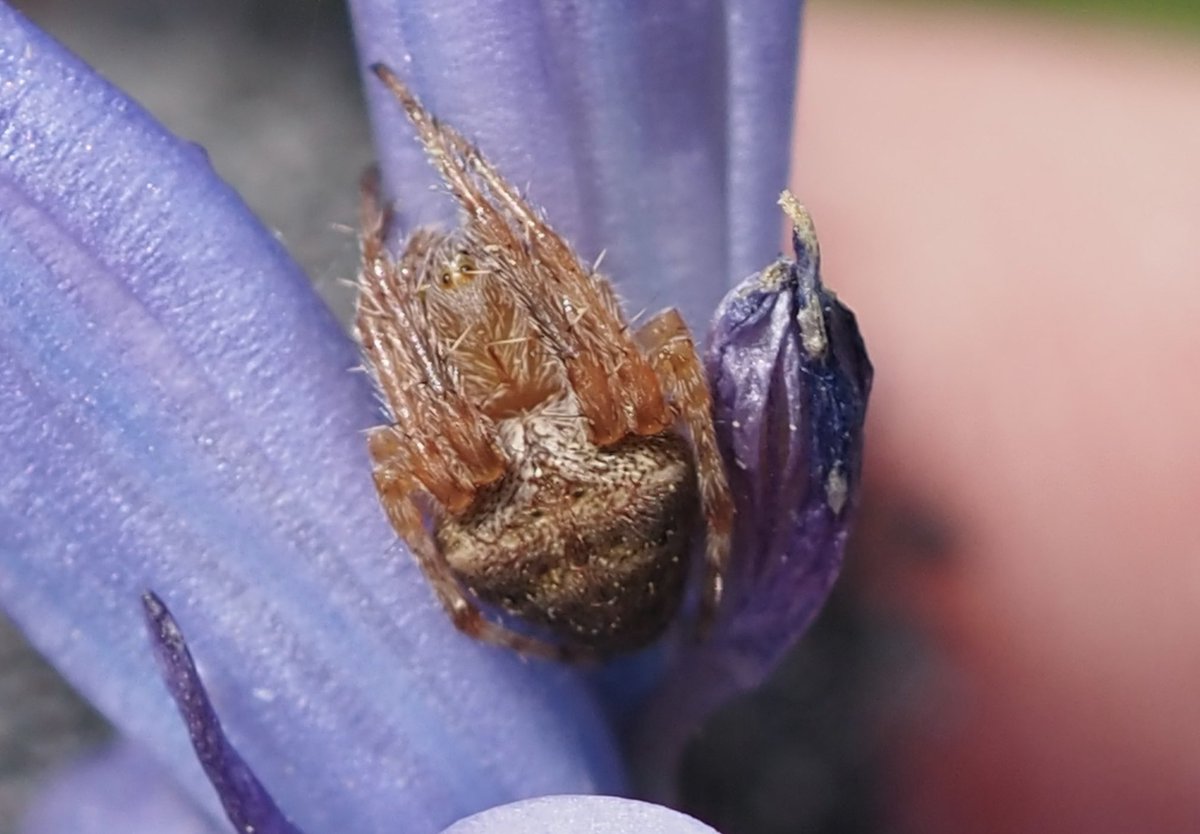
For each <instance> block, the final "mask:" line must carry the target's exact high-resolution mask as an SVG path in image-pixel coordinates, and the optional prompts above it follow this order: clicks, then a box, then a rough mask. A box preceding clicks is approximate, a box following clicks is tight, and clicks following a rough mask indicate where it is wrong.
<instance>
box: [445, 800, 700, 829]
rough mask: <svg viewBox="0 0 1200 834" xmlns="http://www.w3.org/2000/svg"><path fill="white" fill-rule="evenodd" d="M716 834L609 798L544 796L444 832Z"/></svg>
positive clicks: (680, 817)
mask: <svg viewBox="0 0 1200 834" xmlns="http://www.w3.org/2000/svg"><path fill="white" fill-rule="evenodd" d="M564 832H571V834H649V833H650V832H654V834H715V832H714V830H713V829H712V828H709V827H708V826H707V825H705V824H704V823H702V822H700V821H699V820H695V819H692V818H691V817H689V816H686V815H684V814H681V813H679V812H678V811H672V810H670V809H669V808H664V807H662V806H661V805H651V804H650V803H648V802H638V801H636V800H633V799H618V798H617V797H612V796H544V797H540V798H538V799H527V800H525V801H524V802H514V803H512V804H511V805H502V806H500V807H499V808H492V809H491V810H490V811H484V812H483V813H482V814H476V815H475V816H473V817H470V818H468V819H465V820H462V821H461V822H457V823H455V824H454V825H452V826H450V827H449V828H448V829H446V832H445V834H564Z"/></svg>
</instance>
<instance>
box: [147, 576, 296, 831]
mask: <svg viewBox="0 0 1200 834" xmlns="http://www.w3.org/2000/svg"><path fill="white" fill-rule="evenodd" d="M142 609H143V612H144V614H145V618H146V626H147V628H148V630H149V632H150V641H151V644H152V645H153V648H154V654H155V657H156V658H157V659H158V663H159V667H160V668H161V670H162V676H163V681H164V682H165V683H166V685H167V689H168V690H169V691H170V693H171V697H172V698H173V699H174V701H175V706H176V707H178V709H179V714H180V716H181V717H182V718H183V722H184V724H185V725H186V726H187V729H188V734H189V735H190V736H191V741H192V749H193V750H195V751H196V758H197V759H198V760H199V761H200V765H201V767H203V768H204V773H205V775H206V776H207V777H208V781H209V782H210V783H211V784H212V786H213V789H214V790H216V792H217V796H218V798H219V799H220V800H221V806H222V807H223V808H224V809H225V815H226V816H227V817H229V821H230V822H231V823H232V824H233V827H234V829H235V830H236V831H254V832H260V834H301V832H300V830H299V829H298V828H296V827H295V826H294V825H292V824H291V823H290V822H289V821H288V820H287V818H286V817H285V816H284V815H283V812H282V811H280V810H279V806H277V805H276V804H275V800H274V799H272V798H271V795H270V794H269V793H268V792H267V790H266V788H264V787H263V785H262V783H261V782H259V780H258V777H257V776H255V775H254V771H253V770H251V769H250V766H249V765H248V764H247V763H246V761H245V760H244V759H243V758H242V756H241V754H240V753H239V752H238V751H237V749H236V748H235V747H234V746H233V744H231V743H230V741H229V739H228V738H227V737H226V735H225V730H224V728H223V727H222V726H221V721H220V719H219V718H218V717H217V713H216V710H215V709H213V706H212V702H211V701H210V700H209V697H208V692H207V691H206V690H205V688H204V683H203V682H202V681H201V680H200V674H199V673H198V672H197V671H196V664H195V663H194V662H193V660H192V654H191V652H190V651H188V647H187V642H186V641H185V640H184V637H183V632H182V631H180V629H179V624H178V623H176V622H175V618H174V617H173V616H171V612H170V611H169V610H168V609H167V606H166V605H165V604H164V603H163V601H162V600H161V599H159V597H158V596H157V595H156V594H154V593H153V592H152V591H147V592H146V593H144V594H143V595H142Z"/></svg>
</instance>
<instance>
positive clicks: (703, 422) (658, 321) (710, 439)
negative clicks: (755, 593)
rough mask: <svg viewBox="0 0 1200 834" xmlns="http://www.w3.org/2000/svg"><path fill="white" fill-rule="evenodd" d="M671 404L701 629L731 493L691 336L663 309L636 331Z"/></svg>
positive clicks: (716, 601) (716, 581) (712, 600)
mask: <svg viewBox="0 0 1200 834" xmlns="http://www.w3.org/2000/svg"><path fill="white" fill-rule="evenodd" d="M637 338H638V340H639V341H640V342H641V344H642V346H643V347H644V348H645V349H646V352H647V354H648V355H649V357H650V361H651V362H652V363H653V364H654V368H655V370H656V371H657V373H658V375H659V378H660V379H662V381H663V386H664V387H665V388H666V389H667V392H668V395H669V396H670V398H671V403H672V405H673V406H674V407H675V408H676V409H677V410H678V414H679V416H680V418H681V419H682V420H683V423H684V425H686V426H687V429H688V435H689V436H690V438H691V444H692V450H693V452H694V453H695V456H696V480H697V482H698V484H699V487H700V503H701V506H702V507H703V510H704V520H705V528H706V529H705V543H704V581H703V585H702V588H703V591H702V595H701V599H700V629H701V632H702V633H703V632H704V631H706V630H707V629H708V628H709V627H710V626H711V625H712V623H713V621H714V619H715V618H716V613H717V608H718V606H719V605H720V604H721V594H722V591H723V588H724V582H725V572H726V569H727V567H728V564H729V552H730V537H731V535H732V530H733V497H732V496H731V494H730V492H729V482H728V481H727V480H726V478H725V468H724V464H723V462H722V459H721V453H720V451H719V450H718V448H717V436H716V432H715V431H714V429H713V422H712V398H711V396H710V395H709V393H708V385H707V382H706V378H705V374H704V367H703V366H702V365H701V364H700V359H699V357H698V356H697V355H696V348H695V345H694V344H693V342H692V335H691V333H690V331H689V330H688V327H687V324H685V323H684V321H683V317H682V316H680V315H679V311H678V310H674V309H671V310H664V311H663V312H661V313H659V314H658V315H656V316H654V318H652V319H650V320H649V321H647V322H646V323H645V324H644V325H642V327H641V328H640V329H639V330H638V331H637Z"/></svg>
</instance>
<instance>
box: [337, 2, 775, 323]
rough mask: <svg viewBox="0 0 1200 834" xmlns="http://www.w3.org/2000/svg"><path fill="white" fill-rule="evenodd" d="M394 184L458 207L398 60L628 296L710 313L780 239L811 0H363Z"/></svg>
mask: <svg viewBox="0 0 1200 834" xmlns="http://www.w3.org/2000/svg"><path fill="white" fill-rule="evenodd" d="M350 6H351V9H352V11H353V14H354V23H355V30H356V33H357V37H358V45H359V56H360V60H361V61H362V64H363V67H364V75H363V77H364V81H365V84H366V93H367V101H368V104H369V105H370V109H371V113H372V116H373V119H374V123H375V135H376V139H377V147H378V150H379V154H380V157H381V164H382V168H383V171H384V175H385V179H386V181H387V184H388V186H389V191H390V193H391V194H393V195H394V196H395V197H396V199H397V210H398V212H399V216H400V218H401V220H402V221H404V222H406V223H407V224H408V225H409V226H411V225H414V224H417V223H425V222H430V221H441V222H445V221H448V220H450V219H451V218H452V217H453V212H454V207H453V205H452V204H451V202H450V200H449V199H447V198H446V197H445V195H443V194H437V193H433V192H431V191H430V189H429V187H417V186H416V184H417V183H423V184H425V186H433V185H434V184H435V180H434V179H433V176H432V174H431V173H430V172H429V166H428V164H427V163H426V162H425V160H424V159H423V158H422V156H421V153H420V150H419V149H418V147H417V145H416V143H415V142H414V141H413V140H412V136H411V133H412V132H411V130H410V128H409V127H408V125H407V124H406V123H405V121H404V117H403V114H402V112H401V109H400V108H399V107H398V106H397V104H396V103H395V102H394V101H392V100H391V99H390V97H389V95H388V94H387V92H386V91H385V90H384V89H383V86H382V85H381V84H380V83H379V82H378V80H377V79H375V78H374V77H373V76H372V75H371V74H370V73H369V72H366V69H365V68H366V67H367V66H369V65H370V64H372V63H375V62H377V61H382V62H384V63H387V64H390V65H391V66H392V67H393V68H394V69H395V70H396V72H397V73H399V74H400V75H401V77H402V78H404V80H405V81H406V82H407V83H408V84H409V85H410V86H411V87H412V88H413V90H414V91H415V92H416V93H418V94H419V95H420V96H421V97H422V100H423V102H424V103H425V105H426V106H427V107H429V108H430V110H431V111H432V112H433V113H434V114H435V115H437V116H438V117H439V118H442V119H445V120H446V121H448V122H450V123H452V124H453V125H455V126H456V127H457V128H459V129H460V130H461V131H463V132H464V133H465V134H466V135H467V136H468V137H471V138H473V139H475V140H476V141H477V142H478V144H479V146H480V147H481V149H482V150H483V152H484V153H485V154H486V155H487V156H488V157H489V158H491V159H492V161H493V162H495V163H496V165H497V166H498V168H499V169H500V170H501V172H503V173H504V174H505V175H506V176H507V177H508V178H509V179H510V180H511V181H513V182H515V183H517V184H518V185H522V186H524V185H526V184H528V187H529V194H530V197H531V199H532V201H533V202H534V203H535V204H536V205H541V206H544V207H545V208H546V210H547V215H548V218H549V220H550V223H551V225H553V226H554V227H555V228H556V229H557V230H558V231H559V232H561V233H562V234H564V236H565V237H566V238H567V240H569V241H571V242H572V244H573V245H574V246H575V247H576V248H577V250H578V251H579V253H580V255H581V256H582V257H583V258H584V259H585V260H592V259H594V258H596V257H597V256H598V255H599V254H600V253H601V252H602V251H603V252H605V259H604V267H603V269H604V272H605V273H607V274H608V275H611V276H612V277H613V278H614V279H615V280H616V281H617V283H618V285H619V287H620V289H621V292H622V293H623V295H624V296H625V297H626V299H627V301H628V305H627V306H628V308H629V309H630V310H631V311H632V312H637V311H639V310H641V309H643V308H649V309H658V308H661V307H666V306H677V307H679V308H680V310H681V311H682V312H683V314H684V316H685V318H686V319H687V320H688V321H689V322H690V323H691V325H692V327H693V328H695V329H697V330H702V329H703V325H704V324H705V323H706V322H707V321H708V320H709V317H710V315H711V312H712V310H713V308H714V307H715V306H716V303H717V301H718V299H720V297H721V296H722V295H723V294H724V292H725V290H726V289H727V288H728V287H729V286H730V284H731V283H732V282H733V281H734V280H736V279H737V278H740V277H742V276H744V275H746V274H748V273H749V272H750V271H752V270H754V269H756V268H758V267H759V266H760V265H761V264H763V263H765V262H766V261H767V260H769V259H770V258H771V256H772V255H773V254H774V253H775V252H776V251H778V248H777V247H778V240H779V230H780V224H779V218H778V216H777V215H775V214H774V213H773V212H772V211H771V205H772V202H773V199H774V196H775V194H777V193H778V191H779V189H780V188H781V187H782V186H783V185H784V183H785V182H786V173H787V160H788V158H789V153H790V142H791V134H790V126H791V113H792V90H793V87H794V83H795V67H796V64H795V61H796V39H797V36H798V30H799V20H798V19H799V4H798V3H791V2H782V3H780V2H766V0H726V1H725V2H724V3H714V2H710V0H682V1H681V2H674V3H644V2H636V0H618V2H604V3H596V2H578V0H559V2H554V3H540V2H536V0H518V2H513V3H504V4H486V3H444V2H440V1H439V0H352V2H351V4H350Z"/></svg>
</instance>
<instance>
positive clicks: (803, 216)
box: [779, 188, 821, 280]
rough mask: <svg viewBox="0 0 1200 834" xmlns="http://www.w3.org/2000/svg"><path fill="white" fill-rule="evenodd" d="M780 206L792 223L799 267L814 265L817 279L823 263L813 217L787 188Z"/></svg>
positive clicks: (781, 198)
mask: <svg viewBox="0 0 1200 834" xmlns="http://www.w3.org/2000/svg"><path fill="white" fill-rule="evenodd" d="M779 206H780V208H782V209H783V213H784V214H785V215H787V218H788V220H790V221H791V223H792V246H793V248H794V249H795V250H796V263H797V265H799V266H801V267H803V266H804V265H805V264H806V263H812V264H813V265H814V269H813V270H812V272H813V277H814V278H816V277H817V276H816V270H817V269H819V267H820V263H821V244H820V242H819V241H818V240H817V229H816V227H815V226H814V225H813V219H812V215H811V214H809V213H808V209H807V208H805V207H804V205H803V204H802V203H801V202H800V201H799V200H797V199H796V195H795V194H793V193H792V192H791V191H790V190H788V189H786V188H785V189H784V190H783V193H781V194H780V195H779ZM818 280H819V278H818Z"/></svg>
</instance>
